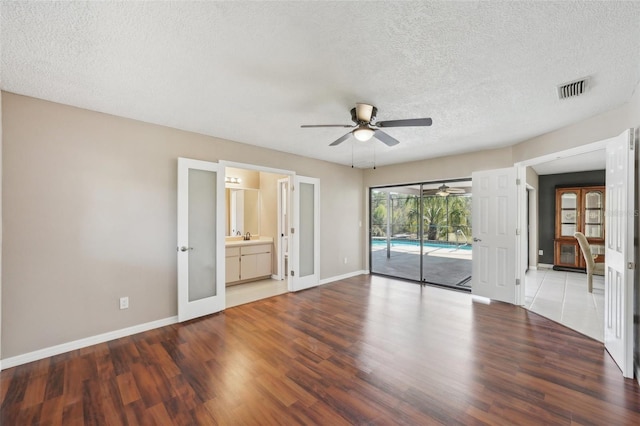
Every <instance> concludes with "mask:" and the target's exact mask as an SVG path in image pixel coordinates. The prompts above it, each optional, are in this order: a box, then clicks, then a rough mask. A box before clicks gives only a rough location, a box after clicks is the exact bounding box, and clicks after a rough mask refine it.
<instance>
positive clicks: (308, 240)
mask: <svg viewBox="0 0 640 426" xmlns="http://www.w3.org/2000/svg"><path fill="white" fill-rule="evenodd" d="M299 187H300V188H299V189H300V254H299V256H300V276H301V277H306V276H307V275H313V274H314V272H315V271H314V270H313V267H314V259H315V257H314V247H315V244H314V240H313V236H314V227H313V224H314V212H315V205H314V188H313V184H311V183H300V185H299Z"/></svg>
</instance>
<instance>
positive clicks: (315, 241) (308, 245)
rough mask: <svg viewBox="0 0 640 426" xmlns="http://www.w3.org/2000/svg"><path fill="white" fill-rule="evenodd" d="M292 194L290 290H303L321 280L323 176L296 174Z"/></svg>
mask: <svg viewBox="0 0 640 426" xmlns="http://www.w3.org/2000/svg"><path fill="white" fill-rule="evenodd" d="M292 195H293V203H292V205H293V227H292V231H291V235H290V239H291V241H290V242H291V249H290V250H289V252H290V253H292V256H291V257H292V259H291V260H292V262H291V263H292V265H291V266H290V274H289V291H299V290H304V289H306V288H310V287H315V286H317V285H318V284H320V179H316V178H310V177H304V176H297V175H296V176H295V178H294V184H293V188H292ZM294 254H295V255H294Z"/></svg>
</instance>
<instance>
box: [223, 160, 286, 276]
mask: <svg viewBox="0 0 640 426" xmlns="http://www.w3.org/2000/svg"><path fill="white" fill-rule="evenodd" d="M218 163H219V164H220V165H221V166H222V167H224V169H225V170H226V169H227V168H228V167H233V168H236V169H245V170H252V171H256V172H264V173H272V174H275V175H285V176H287V178H288V179H289V194H288V196H289V200H288V205H289V221H291V214H292V210H293V206H292V199H291V182H292V181H293V179H294V177H295V176H296V172H294V171H293V170H286V169H278V168H274V167H266V166H260V165H257V164H250V163H239V162H236V161H228V160H220V161H218ZM282 179H286V178H282ZM279 191H280V189H279V188H278V192H279ZM279 208H280V206H279V205H278V209H279ZM289 226H291V223H289ZM278 234H280V220H279V219H278ZM274 243H276V239H274ZM277 245H278V247H277V250H275V253H276V258H277V259H276V265H277V268H278V274H272V277H274V278H275V277H276V276H277V277H278V279H286V280H287V288H289V287H290V285H291V283H290V280H291V274H289V273H287V274H285V273H284V271H281V270H280V265H281V264H282V259H281V258H280V257H281V250H280V244H279V242H278V243H277ZM274 249H275V247H274ZM292 256H296V253H293V252H292V251H291V242H289V265H288V268H289V270H291V265H292V263H291V258H292Z"/></svg>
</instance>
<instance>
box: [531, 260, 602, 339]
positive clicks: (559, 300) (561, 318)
mask: <svg viewBox="0 0 640 426" xmlns="http://www.w3.org/2000/svg"><path fill="white" fill-rule="evenodd" d="M525 286H526V287H525V305H524V307H525V308H527V309H529V310H530V311H532V312H535V313H537V314H539V315H542V316H544V317H547V318H549V319H551V320H553V321H556V322H559V323H561V324H563V325H565V326H567V327H569V328H572V329H574V330H576V331H578V332H580V333H582V334H585V335H587V336H589V337H591V338H593V339H596V340H598V341H600V342H602V341H603V340H604V277H601V276H594V277H593V293H589V291H588V289H587V275H586V274H583V273H578V272H562V271H554V270H552V269H538V270H529V271H528V272H527V275H526V281H525Z"/></svg>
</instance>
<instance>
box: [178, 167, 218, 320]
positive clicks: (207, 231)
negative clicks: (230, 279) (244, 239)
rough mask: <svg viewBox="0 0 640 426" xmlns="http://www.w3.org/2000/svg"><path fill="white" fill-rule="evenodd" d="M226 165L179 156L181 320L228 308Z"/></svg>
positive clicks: (179, 280)
mask: <svg viewBox="0 0 640 426" xmlns="http://www.w3.org/2000/svg"><path fill="white" fill-rule="evenodd" d="M224 212H225V199H224V168H222V167H219V166H218V164H216V163H210V162H206V161H199V160H191V159H187V158H179V159H178V320H179V321H186V320H189V319H192V318H197V317H200V316H203V315H208V314H212V313H214V312H218V311H221V310H223V309H224V307H225V248H224V219H225V213H224Z"/></svg>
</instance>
